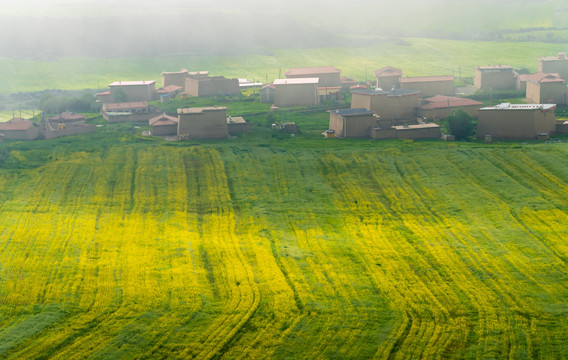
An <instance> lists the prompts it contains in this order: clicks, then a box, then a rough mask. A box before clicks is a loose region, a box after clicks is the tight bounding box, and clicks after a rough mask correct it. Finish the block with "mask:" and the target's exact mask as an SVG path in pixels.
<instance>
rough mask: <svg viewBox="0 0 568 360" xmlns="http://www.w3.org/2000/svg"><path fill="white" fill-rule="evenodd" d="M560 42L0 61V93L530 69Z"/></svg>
mask: <svg viewBox="0 0 568 360" xmlns="http://www.w3.org/2000/svg"><path fill="white" fill-rule="evenodd" d="M566 50H567V45H566V44H545V43H530V42H482V41H453V40H435V39H405V40H404V41H403V42H397V43H389V42H378V43H374V44H372V45H370V46H368V47H362V48H361V47H353V48H326V49H302V50H294V49H289V50H276V51H273V52H272V53H271V54H270V55H235V56H185V57H157V58H118V59H116V58H115V59H113V58H108V59H95V58H62V59H56V60H53V61H32V60H14V59H8V58H2V59H0V69H1V72H2V79H3V81H2V82H1V83H0V93H17V92H21V91H22V92H24V91H41V90H44V89H66V90H77V89H104V88H106V87H107V85H108V84H109V83H111V82H113V81H118V80H156V81H157V84H158V86H160V85H161V75H160V74H161V73H162V72H163V71H178V70H179V69H180V68H187V69H190V70H208V71H210V72H211V74H212V75H224V76H227V77H239V78H240V77H247V78H249V79H250V80H256V81H260V82H263V83H265V82H270V81H272V80H274V79H275V78H278V77H279V76H280V77H283V74H284V72H285V71H287V70H288V69H289V68H291V67H302V66H321V65H334V66H336V67H338V68H339V69H341V70H342V75H344V76H350V77H354V78H355V79H357V80H359V81H364V80H365V79H368V80H372V79H373V78H374V77H373V71H374V70H377V69H379V68H381V67H383V66H387V65H391V66H395V67H398V68H401V69H402V70H403V71H404V74H405V75H408V76H418V75H443V74H446V75H452V74H453V75H455V76H456V77H457V76H460V75H461V76H463V77H469V76H473V74H474V68H475V66H476V65H488V64H510V65H512V66H514V67H519V68H528V69H529V70H531V71H533V72H535V71H536V69H537V61H536V58H537V57H538V56H552V55H555V54H556V53H558V52H559V51H566Z"/></svg>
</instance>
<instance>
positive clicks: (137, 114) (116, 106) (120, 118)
mask: <svg viewBox="0 0 568 360" xmlns="http://www.w3.org/2000/svg"><path fill="white" fill-rule="evenodd" d="M101 113H102V115H103V118H105V119H106V120H107V121H108V122H109V123H115V122H130V121H134V122H136V121H142V122H146V121H149V120H150V119H151V118H152V117H154V116H155V114H153V113H150V110H149V107H148V103H147V102H146V101H133V102H124V103H107V104H103V108H102V110H101Z"/></svg>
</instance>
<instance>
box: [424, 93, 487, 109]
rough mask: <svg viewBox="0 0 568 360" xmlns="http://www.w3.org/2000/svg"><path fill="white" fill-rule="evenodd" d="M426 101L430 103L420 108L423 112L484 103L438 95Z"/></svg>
mask: <svg viewBox="0 0 568 360" xmlns="http://www.w3.org/2000/svg"><path fill="white" fill-rule="evenodd" d="M424 101H427V102H428V103H427V104H424V105H421V106H420V109H423V110H433V109H443V108H449V107H461V106H481V105H483V103H482V102H479V101H475V100H471V99H466V98H459V97H453V96H444V95H436V96H433V97H430V98H428V99H424Z"/></svg>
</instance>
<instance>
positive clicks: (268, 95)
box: [260, 83, 276, 104]
mask: <svg viewBox="0 0 568 360" xmlns="http://www.w3.org/2000/svg"><path fill="white" fill-rule="evenodd" d="M275 90H276V88H275V86H274V83H270V84H266V85H264V86H263V87H262V88H261V89H260V102H262V103H268V104H272V103H274V92H275Z"/></svg>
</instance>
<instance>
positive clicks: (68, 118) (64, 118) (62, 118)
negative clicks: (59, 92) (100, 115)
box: [49, 111, 85, 122]
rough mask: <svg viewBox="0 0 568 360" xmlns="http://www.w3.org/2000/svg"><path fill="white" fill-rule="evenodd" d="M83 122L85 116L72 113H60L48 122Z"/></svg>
mask: <svg viewBox="0 0 568 360" xmlns="http://www.w3.org/2000/svg"><path fill="white" fill-rule="evenodd" d="M83 120H85V115H81V114H75V113H72V112H68V111H66V112H62V113H61V114H59V115H56V116H51V117H50V118H49V121H59V122H74V121H83Z"/></svg>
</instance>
